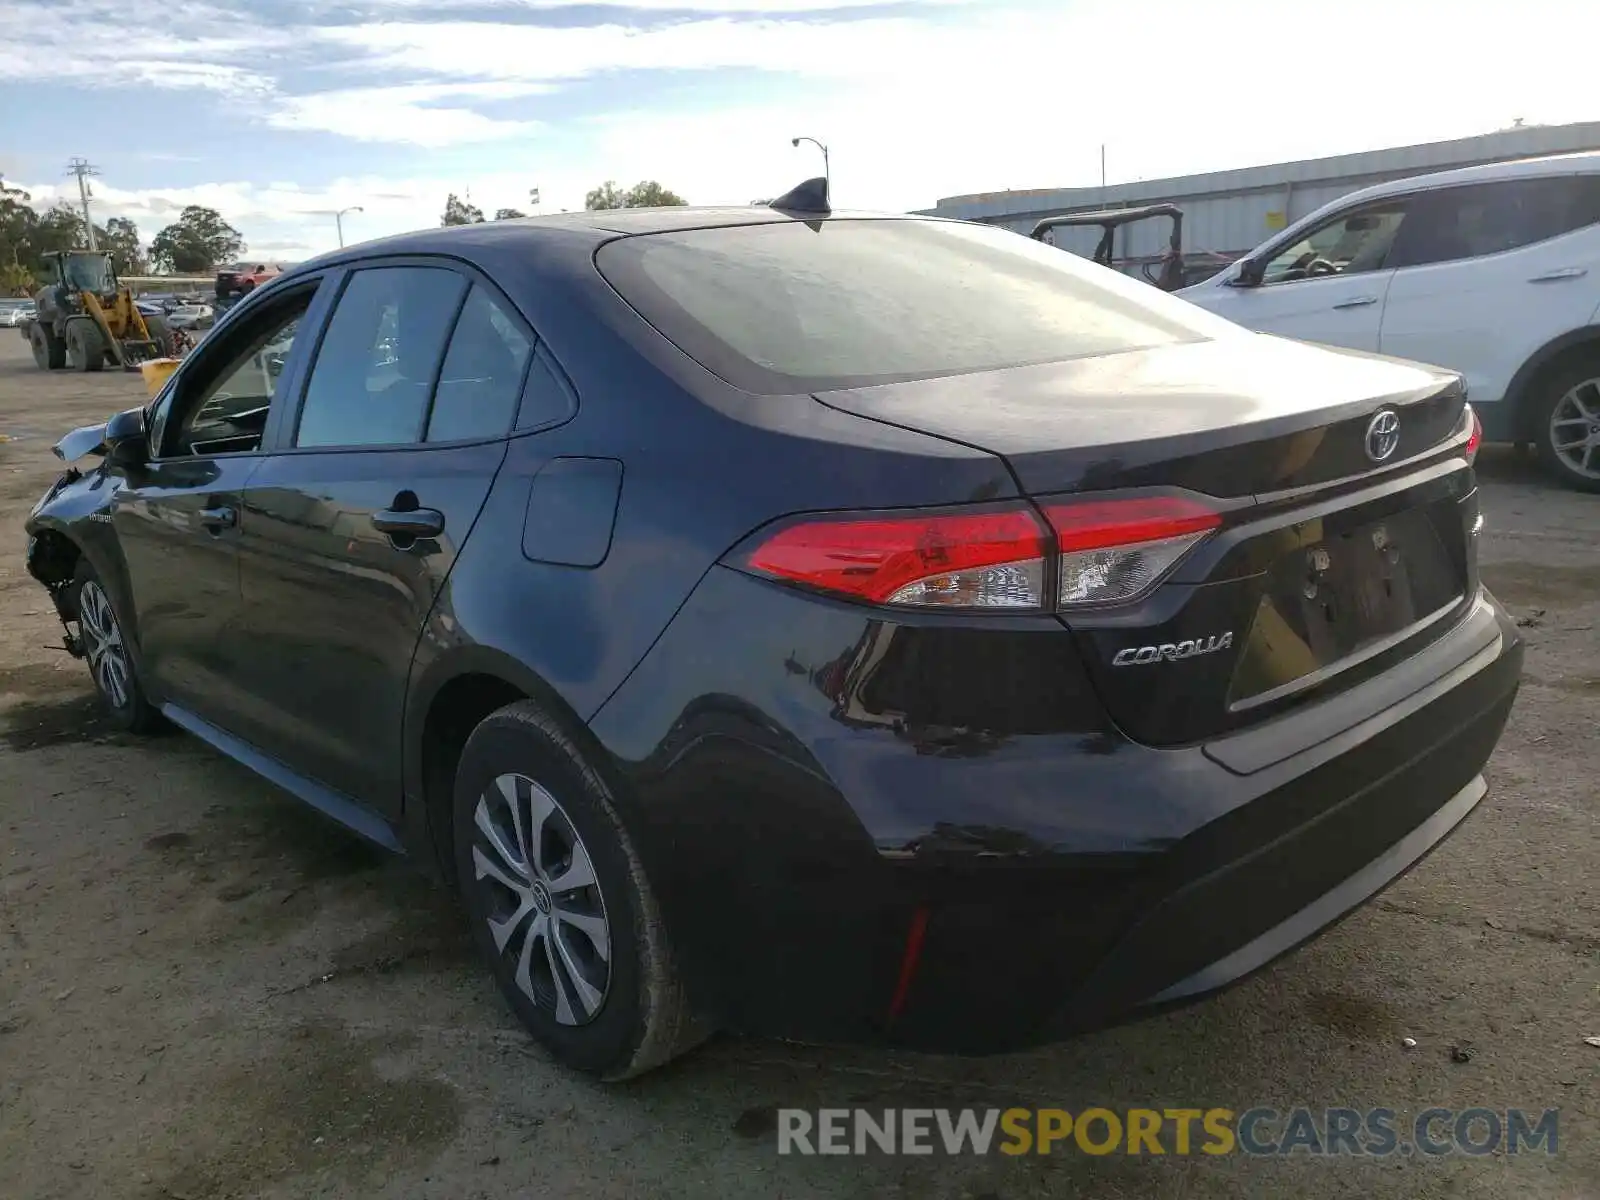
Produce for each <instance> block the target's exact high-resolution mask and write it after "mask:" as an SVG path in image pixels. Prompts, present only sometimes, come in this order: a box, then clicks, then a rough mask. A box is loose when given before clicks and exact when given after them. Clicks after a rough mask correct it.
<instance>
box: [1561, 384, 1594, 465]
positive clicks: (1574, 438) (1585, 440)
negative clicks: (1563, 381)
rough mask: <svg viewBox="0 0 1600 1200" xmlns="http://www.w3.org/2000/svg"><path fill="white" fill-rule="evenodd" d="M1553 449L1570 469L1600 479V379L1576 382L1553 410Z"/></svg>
mask: <svg viewBox="0 0 1600 1200" xmlns="http://www.w3.org/2000/svg"><path fill="white" fill-rule="evenodd" d="M1549 436H1550V449H1551V450H1553V451H1554V452H1555V455H1556V457H1557V458H1559V459H1560V460H1561V462H1562V465H1563V466H1565V467H1566V468H1567V469H1568V470H1569V471H1572V472H1573V473H1574V474H1577V475H1582V476H1584V477H1585V478H1588V479H1600V379H1586V380H1584V381H1583V382H1582V383H1579V384H1576V385H1575V386H1573V387H1572V388H1571V389H1569V390H1568V391H1567V393H1566V394H1565V395H1564V396H1562V397H1561V399H1559V400H1557V401H1556V406H1555V408H1553V409H1552V410H1551V411H1550V433H1549Z"/></svg>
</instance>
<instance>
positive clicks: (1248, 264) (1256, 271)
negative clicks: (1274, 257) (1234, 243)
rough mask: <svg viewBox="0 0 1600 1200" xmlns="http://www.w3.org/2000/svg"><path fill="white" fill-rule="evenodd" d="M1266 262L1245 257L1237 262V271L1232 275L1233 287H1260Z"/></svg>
mask: <svg viewBox="0 0 1600 1200" xmlns="http://www.w3.org/2000/svg"><path fill="white" fill-rule="evenodd" d="M1266 272H1267V264H1266V263H1264V262H1262V261H1261V260H1260V259H1257V258H1247V259H1245V260H1244V261H1243V262H1242V263H1240V264H1239V273H1238V274H1237V275H1235V276H1234V277H1233V284H1234V286H1235V287H1260V286H1261V280H1262V277H1263V276H1264V275H1265V274H1266Z"/></svg>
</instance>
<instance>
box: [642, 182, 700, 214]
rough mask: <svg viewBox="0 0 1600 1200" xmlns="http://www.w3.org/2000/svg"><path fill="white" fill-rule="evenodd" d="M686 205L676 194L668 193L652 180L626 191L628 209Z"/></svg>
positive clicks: (686, 202) (685, 201)
mask: <svg viewBox="0 0 1600 1200" xmlns="http://www.w3.org/2000/svg"><path fill="white" fill-rule="evenodd" d="M688 203H689V202H688V201H687V200H685V199H684V198H683V197H682V196H680V195H678V193H677V192H672V191H668V190H667V189H666V188H664V187H662V186H661V185H660V184H659V183H657V182H656V181H655V180H654V179H646V180H644V181H643V182H642V183H636V184H634V185H633V186H632V187H631V188H629V189H628V204H627V207H629V208H667V207H672V206H677V205H683V204H688Z"/></svg>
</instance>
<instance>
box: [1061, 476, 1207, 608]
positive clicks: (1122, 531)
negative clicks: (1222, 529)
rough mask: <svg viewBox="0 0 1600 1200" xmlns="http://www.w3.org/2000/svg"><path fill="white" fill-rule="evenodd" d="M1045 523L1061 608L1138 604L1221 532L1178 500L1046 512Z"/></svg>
mask: <svg viewBox="0 0 1600 1200" xmlns="http://www.w3.org/2000/svg"><path fill="white" fill-rule="evenodd" d="M1044 515H1045V518H1046V519H1047V520H1048V521H1049V522H1050V525H1051V527H1052V528H1053V529H1054V530H1055V531H1056V543H1057V547H1058V549H1059V550H1060V552H1061V562H1060V571H1059V576H1058V577H1059V580H1060V583H1059V585H1058V587H1057V588H1056V598H1057V603H1059V604H1060V606H1061V607H1062V608H1076V607H1078V606H1080V605H1086V604H1119V603H1126V602H1127V601H1129V600H1135V599H1137V598H1138V597H1140V596H1142V595H1144V594H1145V593H1146V592H1148V591H1149V590H1150V589H1151V588H1152V587H1153V586H1155V584H1156V583H1158V582H1159V581H1160V580H1161V577H1162V576H1163V575H1165V574H1166V573H1167V572H1168V571H1170V570H1171V569H1172V568H1173V567H1174V566H1176V565H1177V562H1178V560H1179V559H1180V558H1182V557H1183V556H1184V555H1185V554H1187V553H1188V552H1189V551H1190V550H1191V549H1193V548H1194V547H1195V546H1196V545H1197V544H1198V543H1199V542H1200V541H1201V540H1202V539H1204V538H1205V536H1206V535H1207V534H1208V533H1210V532H1211V531H1212V530H1213V529H1215V528H1217V526H1219V525H1221V524H1222V517H1221V515H1220V514H1219V513H1217V512H1216V511H1215V510H1214V509H1211V508H1208V507H1207V506H1205V505H1204V504H1202V503H1200V502H1199V501H1197V500H1191V499H1188V498H1186V497H1183V496H1145V497H1138V498H1131V499H1126V500H1094V501H1080V502H1078V503H1070V502H1069V503H1064V504H1046V505H1045V506H1044Z"/></svg>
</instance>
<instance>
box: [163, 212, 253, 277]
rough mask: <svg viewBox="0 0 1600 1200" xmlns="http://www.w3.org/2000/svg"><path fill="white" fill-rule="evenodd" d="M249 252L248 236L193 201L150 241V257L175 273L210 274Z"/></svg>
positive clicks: (164, 268) (215, 213) (219, 215)
mask: <svg viewBox="0 0 1600 1200" xmlns="http://www.w3.org/2000/svg"><path fill="white" fill-rule="evenodd" d="M244 252H245V242H244V238H243V237H242V236H241V235H240V233H239V231H238V230H237V229H235V228H234V227H233V226H232V225H229V224H228V223H227V222H226V221H224V220H223V219H222V214H221V213H219V212H217V210H216V209H214V208H204V207H202V206H201V205H198V204H191V205H189V206H188V207H187V208H185V209H184V210H183V212H181V213H179V214H178V219H177V220H176V221H174V222H173V223H172V224H171V225H168V226H167V227H166V228H165V229H163V230H162V231H161V232H160V233H158V234H156V236H155V240H154V241H152V242H151V243H150V257H151V258H152V259H153V260H154V261H155V263H156V265H157V266H158V267H160V268H161V269H162V270H163V271H167V272H169V273H171V274H173V275H209V274H211V273H212V272H213V271H215V270H216V269H217V267H218V266H220V265H221V264H223V263H229V262H233V261H234V260H235V259H237V258H238V257H239V256H240V255H241V254H243V253H244Z"/></svg>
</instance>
